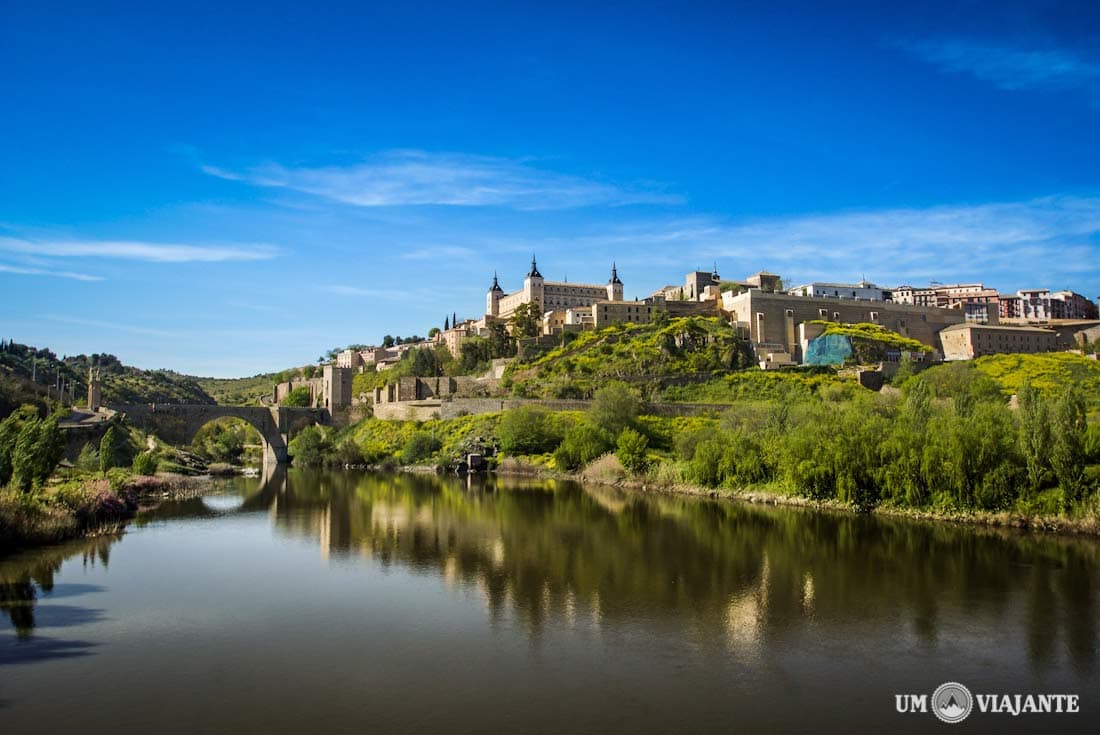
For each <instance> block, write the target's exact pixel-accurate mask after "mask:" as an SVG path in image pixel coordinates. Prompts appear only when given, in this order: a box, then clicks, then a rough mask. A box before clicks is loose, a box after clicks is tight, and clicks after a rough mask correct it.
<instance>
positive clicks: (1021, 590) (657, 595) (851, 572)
mask: <svg viewBox="0 0 1100 735" xmlns="http://www.w3.org/2000/svg"><path fill="white" fill-rule="evenodd" d="M488 482H489V485H488V486H487V487H483V488H481V489H478V488H476V487H475V488H474V489H467V488H466V486H465V485H464V484H463V482H462V481H460V480H455V479H453V478H437V477H431V476H416V475H396V476H379V475H355V474H350V473H337V474H317V473H309V474H305V473H303V474H295V473H291V476H290V478H289V480H288V483H287V487H286V491H285V493H284V494H283V495H281V496H279V497H278V499H277V500H276V501H274V502H273V504H272V514H273V517H274V518H275V521H276V523H277V526H278V527H279V528H280V529H282V531H283V532H285V533H288V534H292V535H295V536H302V537H307V538H312V539H316V540H318V541H319V542H320V543H322V545H323V547H324V549H325V553H326V554H331V555H333V556H347V555H363V556H369V557H371V558H374V559H377V560H378V561H380V562H381V563H382V564H384V565H390V564H398V565H402V566H406V567H409V568H412V569H416V570H421V571H424V572H426V573H432V574H436V575H439V576H440V577H442V578H443V579H445V580H447V582H448V583H449V584H454V585H462V586H465V587H469V588H474V589H479V590H481V591H482V593H483V595H484V596H485V599H486V603H487V606H488V608H489V611H490V614H491V616H492V617H493V618H494V619H496V618H498V617H500V616H503V615H505V614H509V613H510V614H514V615H515V616H517V617H518V618H520V619H522V620H523V621H525V622H526V624H527V625H528V626H529V627H530V628H531V630H532V631H533V632H534V631H537V630H538V629H539V628H541V627H542V626H543V625H544V624H546V623H547V622H548V621H552V620H553V621H557V620H562V621H566V622H568V621H570V620H576V619H577V617H578V616H586V617H587V618H588V619H590V620H592V621H599V622H601V624H602V623H605V622H614V621H618V620H625V619H637V618H638V617H639V616H641V617H644V618H646V619H649V620H653V621H655V622H660V620H662V619H665V620H667V619H671V618H677V619H682V620H688V621H691V622H692V625H693V627H694V628H696V629H697V630H699V631H701V632H702V633H703V634H704V635H705V636H706V637H707V638H708V639H712V640H725V641H727V642H729V644H730V645H731V646H735V647H738V648H745V647H746V646H749V647H751V646H752V645H758V644H759V643H760V642H761V641H762V640H764V639H766V638H767V637H769V636H782V635H785V634H787V633H788V632H797V631H798V630H799V629H801V628H803V627H805V626H806V625H807V624H808V622H809V621H811V620H812V621H813V622H814V624H816V625H822V624H824V625H829V626H855V627H860V628H866V629H868V630H871V629H875V628H880V629H882V630H884V631H888V632H889V633H891V634H896V633H897V631H898V630H902V631H906V630H907V631H909V634H910V635H911V636H912V638H913V642H914V643H915V644H921V643H922V641H923V642H932V641H935V640H936V638H937V637H938V636H939V635H940V633H941V629H942V627H943V626H944V625H945V624H948V623H950V622H951V621H958V620H960V619H962V618H964V617H973V618H976V619H982V620H988V621H990V625H997V624H998V623H997V621H1003V620H1006V619H1007V620H1013V621H1015V620H1020V619H1026V621H1027V625H1028V631H1029V632H1028V635H1029V640H1030V651H1031V654H1032V659H1033V661H1034V662H1035V663H1037V664H1042V663H1043V662H1044V661H1045V660H1048V659H1049V658H1051V657H1052V656H1053V655H1054V654H1055V651H1056V650H1057V647H1058V643H1059V637H1060V636H1061V635H1064V636H1065V637H1066V640H1065V642H1066V643H1069V644H1070V647H1071V649H1072V650H1073V651H1074V655H1075V656H1076V659H1075V663H1076V664H1077V665H1078V666H1079V667H1091V666H1092V664H1093V658H1094V653H1093V651H1094V650H1095V646H1096V642H1097V636H1096V629H1095V621H1096V615H1095V611H1096V593H1095V584H1096V582H1095V578H1096V574H1097V567H1098V558H1100V554H1098V552H1097V546H1096V545H1095V544H1093V543H1091V542H1089V541H1084V542H1078V541H1073V540H1065V539H1057V538H1044V537H1030V536H1022V535H1015V534H1011V533H998V532H991V531H984V530H980V529H970V528H956V527H950V526H934V525H925V524H919V523H911V522H900V521H883V520H879V519H874V518H866V517H859V516H852V515H846V514H828V513H816V512H801V511H794V510H789V509H778V508H766V507H755V506H748V505H742V504H735V503H719V502H710V501H702V500H698V499H694V498H681V497H665V496H658V497H652V496H639V495H632V494H623V493H619V492H617V491H615V490H609V489H606V488H601V489H598V490H593V491H586V490H585V489H582V488H581V487H579V486H575V485H571V484H563V483H558V484H556V485H555V484H553V483H545V484H543V483H526V484H515V485H513V484H512V483H500V482H499V481H495V480H489V481H488ZM1082 610H1087V611H1089V614H1082V612H1081V611H1082ZM899 614H901V615H902V620H901V625H900V626H899V621H898V615H899Z"/></svg>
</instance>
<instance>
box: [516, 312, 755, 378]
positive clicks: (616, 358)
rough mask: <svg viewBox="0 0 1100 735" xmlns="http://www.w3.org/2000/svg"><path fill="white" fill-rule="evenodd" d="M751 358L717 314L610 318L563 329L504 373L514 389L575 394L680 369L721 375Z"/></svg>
mask: <svg viewBox="0 0 1100 735" xmlns="http://www.w3.org/2000/svg"><path fill="white" fill-rule="evenodd" d="M752 364H753V360H752V355H751V352H750V350H749V346H748V344H747V343H746V342H745V341H744V340H742V339H741V338H740V337H738V336H737V333H736V331H735V330H734V329H733V327H731V326H730V325H729V324H727V323H726V322H725V321H723V320H721V319H718V318H716V317H684V318H678V319H671V320H659V321H655V322H653V323H650V324H626V323H623V324H614V325H612V326H610V327H606V328H604V329H600V330H596V331H591V332H582V333H580V334H578V335H576V336H573V335H567V337H566V341H565V344H563V345H560V346H558V347H555V348H553V349H551V350H549V351H547V352H545V353H543V354H539V355H535V356H533V357H527V358H521V359H518V360H516V362H515V363H513V364H512V365H510V366H509V369H508V372H507V373H506V376H505V377H508V378H510V379H511V380H512V384H513V392H515V393H517V394H521V395H523V394H526V395H539V396H543V397H555V398H569V397H579V396H582V395H584V394H587V393H589V392H591V391H592V390H593V389H595V388H596V387H598V386H599V385H600V384H602V383H603V382H606V381H607V380H609V379H616V380H628V381H629V380H632V381H634V382H645V381H649V380H652V381H654V382H655V383H659V382H660V380H661V379H663V378H667V377H670V376H681V375H700V374H702V375H707V374H709V375H720V374H725V373H728V372H731V371H734V370H740V369H743V368H746V367H749V366H751V365H752Z"/></svg>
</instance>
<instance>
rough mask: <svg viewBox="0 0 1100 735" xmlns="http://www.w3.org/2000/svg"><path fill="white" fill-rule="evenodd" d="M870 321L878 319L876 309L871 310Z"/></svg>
mask: <svg viewBox="0 0 1100 735" xmlns="http://www.w3.org/2000/svg"><path fill="white" fill-rule="evenodd" d="M871 321H873V322H877V321H878V312H877V311H872V312H871Z"/></svg>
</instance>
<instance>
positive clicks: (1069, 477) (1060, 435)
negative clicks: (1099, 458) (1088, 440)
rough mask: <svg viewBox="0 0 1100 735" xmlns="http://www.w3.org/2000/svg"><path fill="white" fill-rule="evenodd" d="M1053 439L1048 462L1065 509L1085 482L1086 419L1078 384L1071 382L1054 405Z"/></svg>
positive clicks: (1078, 494) (1074, 499)
mask: <svg viewBox="0 0 1100 735" xmlns="http://www.w3.org/2000/svg"><path fill="white" fill-rule="evenodd" d="M1052 413H1053V417H1054V422H1053V423H1054V427H1053V429H1054V430H1053V434H1054V437H1053V441H1052V444H1053V446H1052V449H1051V453H1050V464H1051V468H1052V469H1053V470H1054V476H1055V477H1056V478H1058V484H1059V485H1060V486H1061V488H1062V492H1063V493H1064V495H1065V509H1066V510H1067V511H1068V510H1069V509H1070V506H1071V504H1072V503H1074V502H1076V501H1077V500H1078V499H1079V498H1080V496H1081V492H1082V490H1083V489H1084V484H1085V433H1086V431H1087V430H1088V419H1087V416H1086V412H1085V401H1084V399H1083V398H1082V397H1081V393H1080V391H1079V390H1078V389H1077V386H1071V387H1070V388H1069V389H1068V390H1066V392H1065V393H1063V394H1062V397H1061V398H1059V399H1058V402H1057V403H1056V404H1055V406H1054V411H1053V412H1052Z"/></svg>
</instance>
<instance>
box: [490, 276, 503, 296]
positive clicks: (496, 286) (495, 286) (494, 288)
mask: <svg viewBox="0 0 1100 735" xmlns="http://www.w3.org/2000/svg"><path fill="white" fill-rule="evenodd" d="M489 291H490V292H493V291H498V292H500V293H504V289H503V288H501V287H500V281H498V280H497V272H496V271H493V285H492V286H490V287H489Z"/></svg>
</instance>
